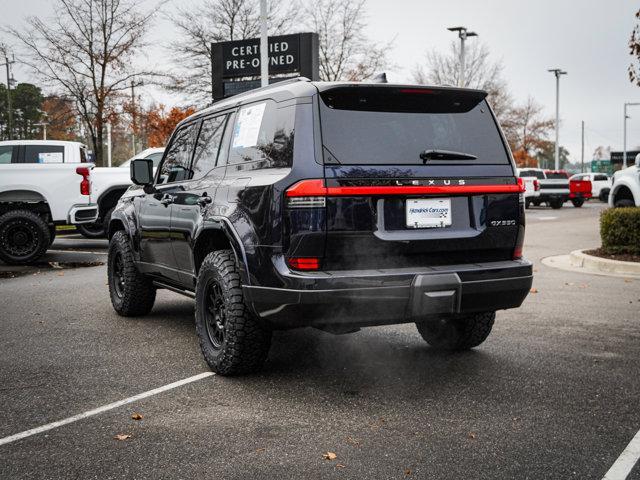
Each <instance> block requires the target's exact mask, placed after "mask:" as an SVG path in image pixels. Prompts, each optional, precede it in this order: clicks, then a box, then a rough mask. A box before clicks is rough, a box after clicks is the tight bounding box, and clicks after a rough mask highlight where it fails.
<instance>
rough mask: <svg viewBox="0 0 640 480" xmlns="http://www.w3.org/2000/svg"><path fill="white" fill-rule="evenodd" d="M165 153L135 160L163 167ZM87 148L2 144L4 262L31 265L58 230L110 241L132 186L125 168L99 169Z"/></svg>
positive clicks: (0, 244)
mask: <svg viewBox="0 0 640 480" xmlns="http://www.w3.org/2000/svg"><path fill="white" fill-rule="evenodd" d="M163 151H164V150H163V149H157V148H156V149H148V150H145V151H144V152H141V154H139V155H137V156H136V158H149V159H150V160H152V161H154V162H155V163H156V164H157V163H159V162H160V158H161V156H162V152H163ZM87 159H88V155H87V148H86V146H85V145H83V144H82V143H79V142H67V141H55V140H49V141H46V140H14V141H5V142H0V259H1V260H3V261H4V262H6V263H13V264H19V263H30V262H34V261H36V260H37V259H38V258H40V257H41V256H42V255H44V253H45V252H46V250H47V249H48V248H49V246H50V245H51V243H53V240H54V238H55V234H56V225H63V224H68V225H75V226H76V228H77V229H78V230H79V231H80V233H82V234H83V235H84V236H86V237H90V238H94V237H104V236H106V231H105V226H106V224H105V222H107V223H108V219H109V218H110V213H111V211H112V210H113V208H114V207H115V205H116V204H117V202H118V200H119V199H120V197H121V196H122V194H123V193H124V192H125V191H126V190H127V189H128V188H129V187H130V186H131V179H130V175H129V170H128V169H127V168H96V167H95V166H94V164H93V163H87Z"/></svg>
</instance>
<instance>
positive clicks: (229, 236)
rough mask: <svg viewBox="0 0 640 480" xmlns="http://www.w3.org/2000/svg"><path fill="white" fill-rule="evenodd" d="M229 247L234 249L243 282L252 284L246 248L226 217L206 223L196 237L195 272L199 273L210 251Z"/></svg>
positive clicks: (194, 247)
mask: <svg viewBox="0 0 640 480" xmlns="http://www.w3.org/2000/svg"><path fill="white" fill-rule="evenodd" d="M227 249H230V250H232V251H233V253H234V256H235V257H236V262H237V264H238V270H239V271H240V277H241V279H242V283H243V284H244V285H250V279H249V271H248V268H247V255H246V252H245V249H244V247H243V245H242V242H241V241H240V237H239V236H238V234H237V232H236V231H235V229H234V228H233V226H232V225H231V223H230V222H229V221H228V220H226V219H220V220H218V221H215V222H211V223H207V224H205V225H204V226H203V227H202V229H201V230H200V231H199V233H198V235H197V237H196V238H195V240H194V246H193V264H194V266H195V270H196V271H195V274H196V275H198V272H199V271H200V266H201V265H202V262H203V261H204V259H205V257H206V256H207V255H208V254H209V253H211V252H213V251H215V250H227Z"/></svg>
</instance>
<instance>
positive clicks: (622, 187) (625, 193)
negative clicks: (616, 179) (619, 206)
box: [610, 183, 638, 204]
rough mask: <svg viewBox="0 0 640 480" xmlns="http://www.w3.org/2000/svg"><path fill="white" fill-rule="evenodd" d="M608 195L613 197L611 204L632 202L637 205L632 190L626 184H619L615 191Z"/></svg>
mask: <svg viewBox="0 0 640 480" xmlns="http://www.w3.org/2000/svg"><path fill="white" fill-rule="evenodd" d="M610 195H612V196H613V203H614V204H615V202H616V200H622V199H626V200H633V202H634V203H638V201H637V200H636V198H635V195H634V192H633V189H632V188H631V187H630V186H629V185H627V184H626V183H620V184H619V185H616V187H615V189H613V190H612V192H611V193H610Z"/></svg>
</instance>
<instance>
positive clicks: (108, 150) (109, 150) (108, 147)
mask: <svg viewBox="0 0 640 480" xmlns="http://www.w3.org/2000/svg"><path fill="white" fill-rule="evenodd" d="M107 166H108V167H111V122H109V123H107Z"/></svg>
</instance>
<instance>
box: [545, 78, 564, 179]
mask: <svg viewBox="0 0 640 480" xmlns="http://www.w3.org/2000/svg"><path fill="white" fill-rule="evenodd" d="M547 71H548V72H552V73H553V74H554V75H555V76H556V148H555V155H554V158H555V169H556V170H560V143H559V141H560V75H566V74H567V72H565V71H564V70H562V69H560V68H551V69H549V70H547Z"/></svg>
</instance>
